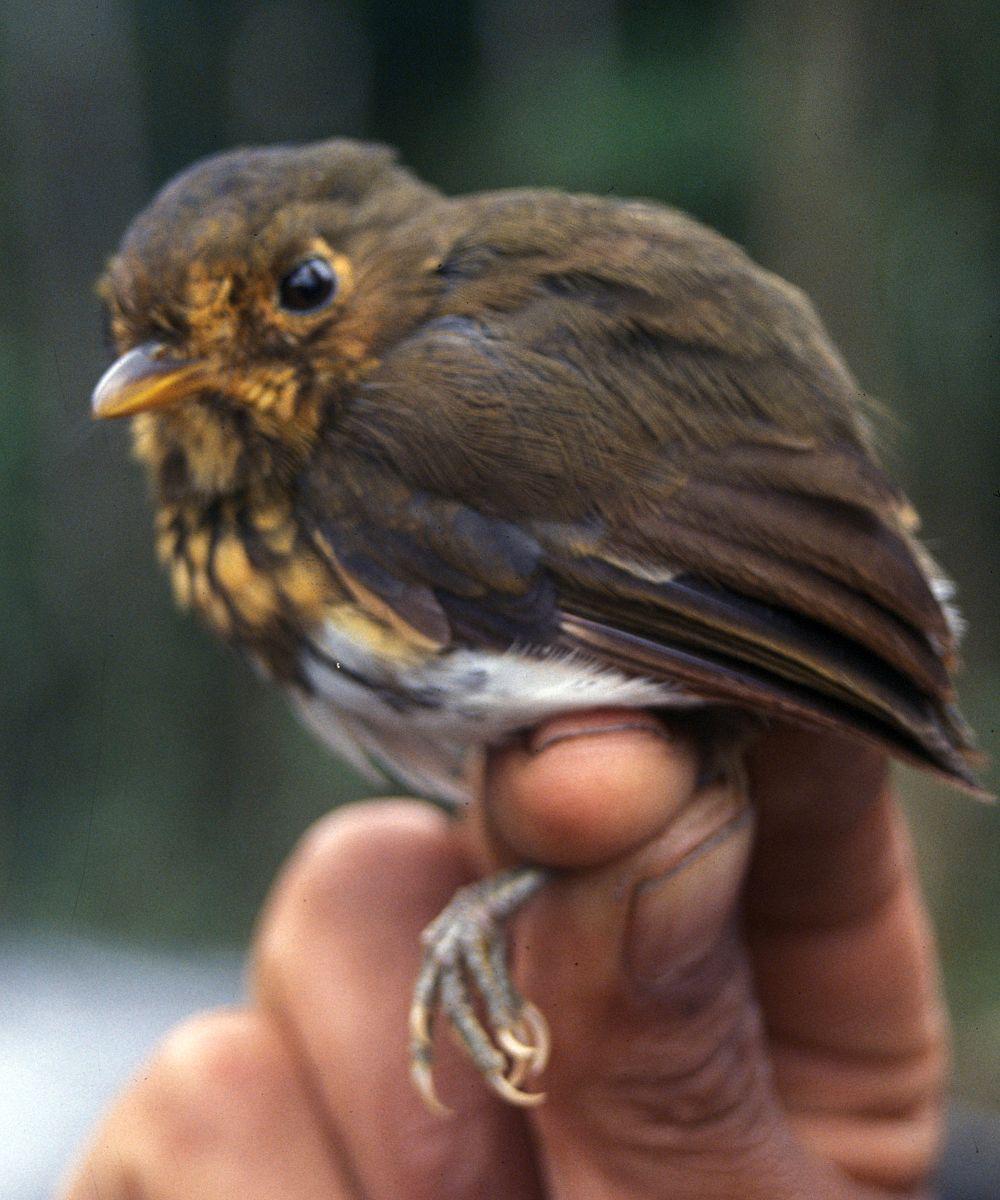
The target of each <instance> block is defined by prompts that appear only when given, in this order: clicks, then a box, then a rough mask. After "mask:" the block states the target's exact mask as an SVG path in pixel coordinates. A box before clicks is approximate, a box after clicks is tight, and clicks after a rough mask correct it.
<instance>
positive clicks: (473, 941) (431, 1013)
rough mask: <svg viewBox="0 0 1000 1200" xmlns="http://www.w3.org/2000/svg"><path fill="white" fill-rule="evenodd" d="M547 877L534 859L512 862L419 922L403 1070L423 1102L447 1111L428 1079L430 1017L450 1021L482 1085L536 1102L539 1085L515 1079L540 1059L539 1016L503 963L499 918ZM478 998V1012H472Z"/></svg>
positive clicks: (513, 1099) (544, 1052) (515, 1099)
mask: <svg viewBox="0 0 1000 1200" xmlns="http://www.w3.org/2000/svg"><path fill="white" fill-rule="evenodd" d="M547 878H548V872H546V871H544V870H542V869H541V868H540V867H517V868H515V869H513V870H509V871H501V872H500V873H499V874H498V875H493V876H491V877H490V878H489V879H484V880H482V881H480V882H479V883H473V884H470V885H469V886H468V887H464V888H462V889H461V890H460V891H459V892H456V894H455V896H454V898H453V899H452V901H451V903H450V904H449V905H448V907H447V908H445V910H444V911H443V912H442V913H441V914H440V916H438V917H437V918H436V919H435V920H434V921H432V922H431V924H430V925H428V926H427V928H426V929H425V930H424V932H423V934H422V935H421V943H422V945H423V947H424V958H423V963H422V965H421V968H420V974H419V975H418V977H417V983H416V987H415V988H414V993H413V1006H412V1008H411V1009H410V1071H411V1074H412V1076H413V1082H414V1084H415V1085H416V1087H417V1090H418V1091H419V1092H420V1094H421V1096H422V1097H423V1098H424V1100H425V1101H426V1102H427V1104H428V1105H429V1107H430V1108H432V1109H434V1110H435V1111H437V1112H447V1109H446V1108H445V1107H444V1105H442V1104H441V1102H440V1101H439V1100H438V1098H437V1095H436V1094H435V1091H434V1083H433V1079H432V1074H431V1072H432V1065H433V1036H432V1031H433V1023H434V1018H435V1016H436V1015H437V1014H438V1013H440V1014H441V1015H442V1016H444V1018H445V1019H446V1020H447V1021H448V1022H449V1023H450V1024H451V1026H452V1028H453V1029H454V1031H455V1033H456V1034H457V1035H458V1038H459V1041H460V1042H461V1044H462V1045H463V1046H464V1047H465V1049H466V1050H467V1051H468V1053H469V1056H470V1057H471V1059H472V1061H473V1062H474V1063H475V1065H476V1067H477V1069H478V1070H479V1072H480V1073H481V1074H482V1075H483V1077H484V1078H485V1079H486V1081H487V1083H488V1084H489V1085H490V1087H491V1088H492V1089H493V1090H494V1091H495V1092H496V1093H497V1095H499V1096H501V1097H502V1098H503V1099H504V1100H507V1101H509V1102H510V1103H511V1104H521V1105H530V1104H538V1103H539V1102H540V1101H541V1100H542V1099H543V1098H544V1097H543V1094H542V1093H540V1092H525V1091H522V1090H521V1084H522V1083H523V1082H524V1081H525V1080H526V1079H530V1078H532V1077H533V1076H535V1075H537V1074H539V1072H540V1071H541V1070H542V1069H543V1067H544V1066H545V1063H546V1061H547V1059H548V1054H549V1036H548V1029H547V1027H546V1024H545V1018H544V1017H543V1016H542V1014H541V1013H540V1012H539V1011H538V1009H537V1008H535V1007H534V1005H532V1004H529V1003H527V1002H526V1001H525V1000H523V999H522V998H521V996H520V995H519V994H518V992H517V989H516V988H515V987H514V984H513V981H512V980H511V977H510V971H509V970H508V967H507V943H506V937H505V925H506V922H507V920H508V919H509V918H510V917H511V916H512V915H513V914H514V913H515V912H516V911H517V910H518V909H519V908H520V907H521V905H522V904H524V902H525V901H526V900H528V899H529V897H531V896H533V895H534V894H535V892H537V891H538V889H539V888H540V887H541V885H542V884H543V883H544V882H545V880H546V879H547ZM477 999H478V1000H480V1001H481V1002H482V1009H483V1014H484V1017H485V1020H481V1019H480V1017H479V1015H478V1014H477V1012H476V1001H477Z"/></svg>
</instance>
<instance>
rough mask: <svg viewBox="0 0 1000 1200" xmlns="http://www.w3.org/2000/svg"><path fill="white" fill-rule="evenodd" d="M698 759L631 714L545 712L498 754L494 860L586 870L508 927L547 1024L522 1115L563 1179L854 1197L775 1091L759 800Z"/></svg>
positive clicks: (525, 988)
mask: <svg viewBox="0 0 1000 1200" xmlns="http://www.w3.org/2000/svg"><path fill="white" fill-rule="evenodd" d="M697 768H698V753H697V748H696V746H695V744H694V743H693V742H692V741H690V740H687V739H686V738H685V737H683V736H681V735H671V734H670V733H669V732H668V730H667V729H666V728H665V727H664V726H663V725H662V724H661V723H660V722H658V721H657V720H656V719H655V718H653V717H651V716H650V715H649V714H646V713H627V714H623V713H621V712H617V713H608V712H594V713H587V714H576V715H574V716H571V717H563V718H559V719H558V720H556V721H553V722H549V723H548V724H547V725H545V726H543V727H542V728H541V729H540V730H538V731H536V733H535V735H534V736H533V739H532V743H531V745H530V746H528V747H523V746H512V747H508V748H505V749H504V750H503V751H500V752H498V753H497V754H496V755H495V756H494V758H493V759H492V761H491V763H490V764H489V766H488V768H487V778H486V788H485V797H486V802H485V806H484V809H485V826H486V828H487V830H489V832H490V834H491V839H492V844H493V847H494V850H495V851H497V852H498V853H499V854H500V856H502V857H506V858H509V857H517V858H520V859H521V860H522V861H523V860H524V859H528V860H530V861H534V862H542V863H543V864H545V863H550V864H551V863H555V864H557V865H558V866H560V867H564V868H572V867H574V866H575V865H578V866H586V867H587V868H588V869H587V870H576V871H574V870H572V869H570V870H568V871H564V872H561V873H560V874H558V875H557V876H556V878H555V879H554V881H553V882H552V884H551V885H550V886H549V887H548V888H546V889H545V890H544V891H543V893H542V894H541V895H540V896H539V897H538V898H537V900H536V901H534V902H533V903H532V905H531V906H530V907H529V908H528V909H527V910H526V911H525V912H524V913H523V914H522V916H521V917H520V918H519V920H518V922H517V924H516V929H515V934H514V939H513V944H514V953H515V961H516V969H517V973H518V976H519V983H520V986H521V988H522V992H523V994H524V995H525V996H526V997H528V998H530V999H531V1000H532V1001H534V1003H536V1004H537V1005H538V1007H539V1008H540V1009H541V1010H542V1011H543V1012H544V1014H545V1015H546V1017H547V1018H548V1020H549V1023H550V1025H551V1032H552V1057H551V1060H550V1066H549V1068H548V1069H547V1071H546V1075H545V1078H544V1080H543V1081H542V1083H543V1086H544V1088H545V1090H546V1092H547V1094H548V1103H547V1104H546V1105H543V1106H542V1107H541V1108H539V1109H537V1110H534V1111H533V1112H532V1114H531V1118H530V1119H531V1120H532V1121H534V1122H536V1129H537V1132H538V1134H539V1144H540V1146H541V1149H542V1154H543V1158H544V1161H545V1164H546V1168H547V1172H548V1175H549V1178H550V1185H551V1189H552V1194H553V1195H554V1196H572V1197H574V1198H580V1200H584V1198H590V1197H595V1198H596V1197H622V1196H627V1197H629V1198H630V1200H633V1198H634V1200H639V1198H641V1197H645V1196H650V1197H653V1196H656V1197H661V1196H663V1195H671V1196H675V1195H676V1196H678V1197H681V1196H686V1195H697V1196H699V1197H714V1196H718V1197H723V1196H725V1197H732V1196H741V1197H747V1198H752V1197H757V1196H761V1197H764V1196H767V1197H770V1198H772V1200H773V1198H776V1197H782V1196H801V1195H810V1196H816V1197H821V1196H826V1195H831V1196H832V1195H838V1196H842V1195H846V1194H850V1193H847V1192H845V1191H843V1190H842V1187H841V1184H840V1183H839V1181H838V1180H837V1179H836V1178H834V1177H833V1174H832V1172H828V1170H827V1169H826V1168H825V1167H823V1166H821V1165H820V1164H819V1163H818V1162H814V1161H813V1160H811V1159H810V1158H809V1157H808V1156H807V1155H806V1153H805V1152H804V1151H803V1150H802V1149H801V1148H800V1147H799V1145H798V1144H797V1143H796V1141H795V1139H794V1137H793V1136H792V1134H791V1132H790V1130H789V1128H788V1126H787V1123H786V1121H785V1119H784V1115H783V1114H782V1112H781V1111H780V1106H779V1105H778V1102H777V1100H776V1098H775V1095H774V1093H773V1090H772V1088H771V1082H770V1066H769V1062H768V1057H767V1050H766V1042H765V1039H764V1036H763V1031H762V1026H761V1020H760V1014H759V1008H758V1006H757V1004H756V1001H755V998H754V994H753V987H752V979H751V973H750V970H749V967H748V961H747V956H746V954H745V952H744V948H743V945H742V941H741V937H740V925H739V896H740V892H741V887H742V883H743V878H744V874H745V871H746V866H747V861H748V858H749V853H750V846H751V837H752V820H751V815H750V809H749V807H748V804H747V800H746V797H745V795H744V793H743V789H742V787H741V786H740V785H739V784H737V783H734V782H732V781H725V782H719V783H713V784H711V785H708V786H699V784H698V769H697Z"/></svg>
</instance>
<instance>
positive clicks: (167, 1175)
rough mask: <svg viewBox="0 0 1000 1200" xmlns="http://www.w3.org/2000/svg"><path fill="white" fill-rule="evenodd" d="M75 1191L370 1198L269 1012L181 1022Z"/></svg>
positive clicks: (118, 1195) (248, 1198)
mask: <svg viewBox="0 0 1000 1200" xmlns="http://www.w3.org/2000/svg"><path fill="white" fill-rule="evenodd" d="M61 1195H62V1196H63V1198H64V1200H137V1197H140V1196H141V1197H156V1198H157V1200H274V1197H276V1196H280V1197H282V1200H361V1197H360V1193H358V1192H356V1191H355V1190H353V1188H352V1187H351V1186H350V1184H349V1181H348V1178H347V1176H346V1175H345V1173H344V1172H343V1171H342V1170H341V1169H340V1167H339V1166H338V1164H337V1163H336V1162H335V1161H334V1159H333V1157H332V1155H331V1148H330V1142H329V1139H328V1136H327V1131H326V1130H325V1129H324V1128H323V1126H322V1123H321V1121H320V1119H319V1113H318V1110H317V1108H316V1106H315V1105H314V1104H313V1103H312V1100H311V1098H310V1097H309V1095H308V1094H307V1091H306V1089H305V1087H304V1086H303V1082H302V1079H301V1077H300V1076H299V1075H298V1073H297V1071H296V1069H295V1065H294V1062H293V1060H292V1058H291V1056H290V1055H289V1053H288V1048H287V1047H286V1046H285V1045H284V1044H283V1043H282V1040H281V1038H280V1036H279V1034H278V1032H277V1030H276V1029H275V1028H274V1027H273V1026H272V1025H271V1024H270V1023H269V1022H268V1021H267V1020H266V1019H264V1018H263V1017H262V1016H261V1015H260V1014H257V1013H250V1012H226V1013H215V1014H210V1015H207V1016H204V1017H199V1018H196V1019H195V1020H192V1021H190V1022H188V1023H187V1024H186V1025H184V1026H182V1027H181V1028H180V1029H178V1030H177V1031H175V1032H174V1033H173V1034H172V1035H171V1036H170V1037H169V1038H168V1040H167V1042H166V1043H165V1044H164V1046H163V1047H162V1049H161V1050H160V1051H159V1053H158V1054H157V1055H156V1057H155V1058H154V1059H153V1061H152V1062H151V1063H150V1064H149V1066H148V1067H147V1068H146V1069H145V1070H144V1071H143V1073H142V1075H141V1076H140V1078H139V1079H138V1080H137V1082H136V1083H135V1084H134V1085H133V1086H132V1087H131V1089H130V1090H129V1091H128V1092H127V1094H126V1095H125V1096H124V1098H123V1099H122V1100H121V1101H120V1102H119V1104H118V1105H117V1107H116V1108H115V1110H114V1111H113V1112H112V1114H111V1115H110V1116H109V1117H108V1119H107V1120H106V1121H105V1123H104V1126H103V1128H102V1129H101V1130H100V1132H99V1133H98V1135H97V1137H96V1138H95V1140H94V1142H93V1145H92V1146H91V1147H90V1149H89V1150H88V1151H87V1153H86V1155H85V1156H84V1158H83V1160H82V1162H81V1163H80V1165H79V1166H78V1167H77V1168H76V1169H75V1170H74V1172H73V1174H72V1177H71V1179H70V1180H69V1182H68V1183H67V1185H66V1187H65V1190H64V1191H63V1192H62V1193H61Z"/></svg>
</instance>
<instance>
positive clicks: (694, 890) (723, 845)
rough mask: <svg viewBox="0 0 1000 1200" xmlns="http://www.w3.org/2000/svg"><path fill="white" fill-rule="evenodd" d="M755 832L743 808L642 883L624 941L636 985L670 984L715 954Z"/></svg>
mask: <svg viewBox="0 0 1000 1200" xmlns="http://www.w3.org/2000/svg"><path fill="white" fill-rule="evenodd" d="M752 830H753V818H752V812H751V810H750V809H749V808H744V809H742V810H741V811H740V812H738V813H736V814H735V815H734V816H732V817H731V818H730V819H729V820H727V821H726V822H725V824H723V825H721V826H720V827H718V828H717V829H715V830H714V831H712V832H710V833H709V834H708V835H707V836H706V837H705V838H703V839H702V840H701V841H699V842H698V843H697V844H695V845H694V846H693V847H692V848H691V849H689V850H688V851H687V852H686V853H684V854H683V856H682V857H681V858H679V859H678V860H677V861H676V862H675V863H673V864H672V865H671V866H669V867H668V868H667V869H666V870H665V871H663V873H662V874H660V875H657V876H655V877H653V878H650V879H647V880H645V881H644V882H642V883H641V884H640V885H639V887H638V889H637V891H636V895H635V900H634V901H633V909H632V918H631V927H630V930H629V934H628V937H627V939H626V942H625V959H626V968H627V970H628V972H629V974H630V975H631V976H632V978H633V979H634V980H635V981H636V982H637V983H639V984H641V985H643V986H644V987H647V988H654V989H655V988H660V987H664V986H666V985H669V983H670V981H671V979H673V978H675V977H676V976H677V975H678V973H679V972H681V971H683V969H684V968H685V967H686V966H687V965H688V964H690V963H691V962H692V961H694V960H696V959H698V958H699V957H701V956H703V955H704V954H706V953H707V952H709V951H710V949H711V946H712V944H713V942H714V941H715V939H716V938H717V937H718V936H719V934H720V932H721V930H722V929H723V927H724V926H725V924H726V923H727V921H729V919H730V917H731V915H732V913H733V912H734V910H735V907H736V903H737V896H738V894H739V890H740V887H741V886H742V883H743V877H744V874H745V869H746V863H747V860H748V858H749V854H750V843H751V836H752Z"/></svg>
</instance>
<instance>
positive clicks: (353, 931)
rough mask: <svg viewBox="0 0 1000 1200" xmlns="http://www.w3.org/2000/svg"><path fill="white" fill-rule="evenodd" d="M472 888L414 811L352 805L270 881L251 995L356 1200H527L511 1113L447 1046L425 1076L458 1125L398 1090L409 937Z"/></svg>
mask: <svg viewBox="0 0 1000 1200" xmlns="http://www.w3.org/2000/svg"><path fill="white" fill-rule="evenodd" d="M470 878H471V872H470V868H469V865H468V863H467V861H466V859H465V857H464V855H463V854H462V852H461V851H460V850H459V842H458V839H457V837H456V835H455V833H454V831H453V829H452V827H451V826H450V825H449V823H448V822H447V821H446V820H445V818H444V817H442V816H441V815H440V814H437V813H435V812H434V810H433V809H431V808H430V807H429V806H427V805H422V804H416V803H405V802H396V803H389V802H380V803H378V804H377V805H356V806H353V807H352V808H351V809H350V810H348V811H345V812H343V813H338V814H337V815H335V816H334V817H332V818H329V819H328V820H327V821H325V822H323V823H322V824H321V825H320V826H319V827H318V828H317V829H316V830H314V832H313V833H312V834H311V835H310V837H309V838H308V839H307V841H306V843H305V844H304V846H303V848H302V849H301V850H300V851H299V853H298V854H297V855H296V856H295V857H294V858H293V860H292V862H291V864H290V866H289V867H288V869H287V871H286V872H285V874H284V876H283V878H282V879H281V880H280V881H279V883H278V885H277V886H276V888H275V891H274V894H273V896H272V898H271V901H270V903H269V906H268V908H267V910H266V912H265V915H264V918H263V921H262V925H261V930H260V934H259V937H258V945H257V953H256V966H255V986H256V991H257V994H258V996H259V997H260V1000H261V1003H262V1004H263V1005H264V1006H265V1007H266V1008H267V1009H268V1010H269V1011H270V1012H272V1013H274V1014H275V1017H276V1019H277V1020H278V1021H279V1022H280V1023H281V1025H282V1027H283V1028H285V1029H286V1030H288V1031H289V1036H290V1037H291V1038H293V1039H294V1041H295V1042H296V1044H297V1045H298V1046H299V1048H300V1054H301V1056H302V1059H303V1061H304V1062H305V1063H307V1064H308V1070H309V1072H310V1077H311V1079H312V1082H313V1086H314V1088H315V1090H316V1093H317V1095H318V1096H319V1097H321V1100H322V1103H323V1105H324V1108H325V1111H326V1113H327V1116H328V1119H329V1121H330V1123H331V1126H332V1127H333V1128H334V1129H335V1130H336V1134H337V1138H338V1140H339V1141H340V1142H341V1143H342V1144H343V1145H344V1146H345V1147H346V1150H347V1153H348V1154H349V1156H350V1159H351V1162H352V1164H353V1166H354V1170H355V1171H356V1174H357V1177H358V1179H359V1180H360V1184H361V1188H362V1192H363V1194H364V1196H365V1197H366V1198H371V1200H379V1198H381V1197H386V1198H390V1197H391V1198H392V1200H398V1197H400V1196H406V1197H407V1198H408V1200H423V1198H425V1197H426V1198H427V1200H430V1198H432V1197H433V1198H434V1200H450V1198H454V1200H472V1198H476V1200H478V1198H480V1197H483V1198H487V1200H488V1198H489V1197H497V1198H498V1200H499V1198H500V1197H504V1198H509V1200H537V1197H538V1195H539V1192H538V1188H537V1184H536V1179H535V1173H534V1167H533V1165H532V1159H531V1155H530V1153H529V1147H528V1143H527V1136H526V1128H525V1126H524V1124H523V1121H522V1118H521V1116H520V1114H519V1113H517V1112H515V1111H514V1110H512V1109H510V1108H509V1107H507V1106H505V1105H503V1104H501V1103H500V1102H499V1101H497V1100H496V1099H495V1098H494V1097H493V1096H492V1095H491V1094H490V1093H488V1092H487V1091H486V1090H485V1089H484V1088H483V1086H482V1082H481V1080H480V1079H479V1077H478V1076H477V1075H475V1074H474V1072H473V1071H472V1070H471V1068H470V1067H469V1066H468V1064H467V1063H466V1062H465V1061H464V1060H463V1059H461V1058H460V1056H459V1055H458V1054H457V1052H455V1051H454V1050H453V1048H452V1047H450V1046H449V1045H448V1044H447V1040H446V1039H438V1040H439V1042H441V1043H444V1044H441V1045H440V1046H439V1055H440V1059H441V1062H440V1066H439V1068H438V1069H437V1070H436V1072H435V1076H436V1079H437V1082H438V1086H439V1089H440V1092H441V1095H442V1097H443V1098H444V1099H445V1100H446V1102H447V1103H448V1104H449V1105H450V1106H452V1108H453V1109H454V1110H455V1112H456V1113H457V1114H459V1117H457V1118H456V1119H453V1120H442V1119H441V1118H440V1117H438V1116H436V1115H434V1114H432V1113H430V1112H428V1110H427V1109H426V1108H425V1106H424V1104H423V1103H422V1101H421V1100H420V1098H419V1097H418V1096H417V1095H416V1093H415V1092H414V1090H413V1088H412V1086H411V1085H410V1080H409V1064H408V1048H407V1036H406V1035H407V1015H408V1009H409V1006H410V1002H411V995H412V989H413V984H414V981H415V979H416V975H417V971H418V967H419V954H420V943H419V938H420V932H421V930H422V929H423V928H424V926H426V925H427V924H428V923H429V922H430V921H431V920H432V919H433V918H434V917H435V916H436V915H437V914H438V912H440V910H441V909H442V908H444V906H445V904H446V903H447V902H448V901H449V900H450V899H451V897H452V895H453V894H454V892H455V891H456V890H457V889H458V888H459V887H460V886H461V885H462V884H464V883H466V882H468V881H469V879H470Z"/></svg>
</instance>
